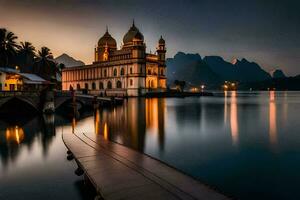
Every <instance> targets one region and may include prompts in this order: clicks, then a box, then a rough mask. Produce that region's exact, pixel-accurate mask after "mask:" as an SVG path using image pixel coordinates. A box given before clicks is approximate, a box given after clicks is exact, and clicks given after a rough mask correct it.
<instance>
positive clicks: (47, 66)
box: [34, 47, 57, 81]
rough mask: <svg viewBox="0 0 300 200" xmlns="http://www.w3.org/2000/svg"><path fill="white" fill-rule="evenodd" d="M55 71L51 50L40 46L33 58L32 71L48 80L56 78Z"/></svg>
mask: <svg viewBox="0 0 300 200" xmlns="http://www.w3.org/2000/svg"><path fill="white" fill-rule="evenodd" d="M56 72H57V68H56V63H55V62H54V61H53V55H52V53H51V50H50V49H49V48H48V47H42V48H41V50H39V51H38V54H37V57H36V60H35V66H34V73H35V74H38V75H39V76H41V77H43V78H44V79H46V80H49V81H50V80H53V79H56Z"/></svg>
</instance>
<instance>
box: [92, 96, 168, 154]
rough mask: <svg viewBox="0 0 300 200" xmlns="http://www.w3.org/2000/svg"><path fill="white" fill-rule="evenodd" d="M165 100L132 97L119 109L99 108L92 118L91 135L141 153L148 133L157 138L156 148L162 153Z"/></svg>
mask: <svg viewBox="0 0 300 200" xmlns="http://www.w3.org/2000/svg"><path fill="white" fill-rule="evenodd" d="M165 101H166V100H165V99H157V98H152V99H145V98H139V99H138V98H136V99H130V100H129V101H127V102H125V103H124V104H125V105H124V106H121V107H116V108H111V109H99V110H97V111H96V112H95V116H94V129H95V133H96V134H102V135H103V136H104V138H105V139H110V140H113V141H116V142H120V143H123V144H125V145H129V146H131V147H133V148H135V149H137V150H140V151H144V148H145V137H146V135H148V134H151V135H153V136H154V137H156V138H157V139H158V143H159V148H160V149H161V150H163V148H164V134H165V133H164V132H165V113H166V106H165Z"/></svg>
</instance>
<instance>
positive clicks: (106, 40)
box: [98, 29, 117, 48]
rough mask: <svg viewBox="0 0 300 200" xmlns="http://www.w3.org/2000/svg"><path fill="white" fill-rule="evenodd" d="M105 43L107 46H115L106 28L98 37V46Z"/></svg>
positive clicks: (115, 43)
mask: <svg viewBox="0 0 300 200" xmlns="http://www.w3.org/2000/svg"><path fill="white" fill-rule="evenodd" d="M106 44H107V45H108V47H111V48H117V42H116V40H115V39H114V38H113V37H112V36H111V35H110V34H109V32H108V30H107V29H106V32H105V34H104V35H103V36H102V37H101V38H100V39H99V41H98V47H103V46H105V45H106Z"/></svg>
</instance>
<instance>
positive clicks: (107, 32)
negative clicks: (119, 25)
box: [106, 25, 108, 33]
mask: <svg viewBox="0 0 300 200" xmlns="http://www.w3.org/2000/svg"><path fill="white" fill-rule="evenodd" d="M106 33H108V26H107V25H106Z"/></svg>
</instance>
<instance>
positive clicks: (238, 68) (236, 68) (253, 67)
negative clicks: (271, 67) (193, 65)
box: [203, 56, 272, 82]
mask: <svg viewBox="0 0 300 200" xmlns="http://www.w3.org/2000/svg"><path fill="white" fill-rule="evenodd" d="M203 61H204V62H206V63H207V64H208V65H209V66H210V67H211V69H212V70H213V71H214V72H215V73H216V74H218V75H219V76H220V77H222V78H223V79H224V80H231V81H233V80H234V81H239V82H256V81H263V80H268V79H271V78H272V77H271V75H270V74H269V73H268V72H266V71H265V70H263V69H262V68H261V66H259V65H258V64H257V63H255V62H249V61H248V60H246V59H245V58H243V59H242V60H237V59H236V60H235V61H234V62H233V63H230V62H227V61H224V59H223V58H222V57H219V56H206V57H205V58H204V59H203Z"/></svg>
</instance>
